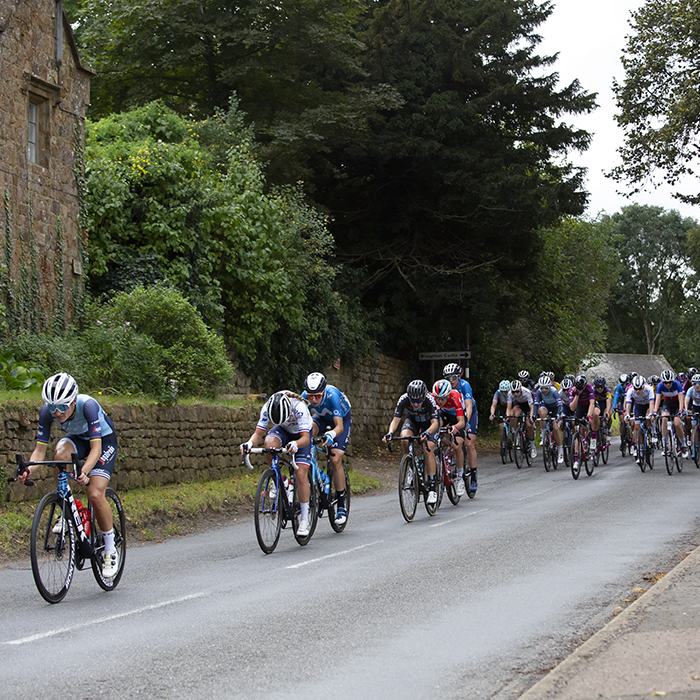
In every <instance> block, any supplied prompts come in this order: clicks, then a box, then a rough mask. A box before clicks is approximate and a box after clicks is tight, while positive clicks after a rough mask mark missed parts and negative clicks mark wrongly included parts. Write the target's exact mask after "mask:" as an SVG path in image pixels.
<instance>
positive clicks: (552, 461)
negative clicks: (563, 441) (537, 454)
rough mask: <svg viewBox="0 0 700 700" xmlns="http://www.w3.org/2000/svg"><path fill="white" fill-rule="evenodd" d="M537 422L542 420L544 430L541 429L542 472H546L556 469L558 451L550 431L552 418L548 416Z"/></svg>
mask: <svg viewBox="0 0 700 700" xmlns="http://www.w3.org/2000/svg"><path fill="white" fill-rule="evenodd" d="M539 420H544V428H543V429H542V459H543V460H544V470H545V471H546V472H548V471H549V470H550V469H556V468H557V458H558V456H559V450H558V448H557V443H556V442H555V440H554V433H553V431H552V417H551V416H549V415H548V416H547V417H546V418H540V419H539Z"/></svg>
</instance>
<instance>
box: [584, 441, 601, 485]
mask: <svg viewBox="0 0 700 700" xmlns="http://www.w3.org/2000/svg"><path fill="white" fill-rule="evenodd" d="M596 448H597V445H596ZM590 451H591V445H590V442H588V441H587V440H586V441H585V443H584V453H583V466H584V468H585V469H586V474H587V475H588V476H593V470H594V469H595V468H596V465H597V463H598V462H597V460H594V459H592V458H591V454H590ZM594 453H595V451H594Z"/></svg>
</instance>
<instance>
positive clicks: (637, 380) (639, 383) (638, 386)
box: [632, 374, 645, 389]
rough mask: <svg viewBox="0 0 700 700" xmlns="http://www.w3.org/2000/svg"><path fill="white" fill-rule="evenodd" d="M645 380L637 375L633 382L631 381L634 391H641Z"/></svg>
mask: <svg viewBox="0 0 700 700" xmlns="http://www.w3.org/2000/svg"><path fill="white" fill-rule="evenodd" d="M644 383H645V380H644V377H642V376H641V375H640V374H638V375H637V376H636V377H635V378H634V379H633V380H632V386H633V387H634V388H635V389H641V388H642V387H643V386H644Z"/></svg>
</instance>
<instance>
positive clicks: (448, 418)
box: [438, 410, 466, 438]
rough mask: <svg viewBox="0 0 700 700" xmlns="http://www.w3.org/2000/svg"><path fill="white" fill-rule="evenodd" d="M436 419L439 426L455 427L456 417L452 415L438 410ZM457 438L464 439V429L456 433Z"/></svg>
mask: <svg viewBox="0 0 700 700" xmlns="http://www.w3.org/2000/svg"><path fill="white" fill-rule="evenodd" d="M465 417H466V416H465ZM438 418H439V419H440V425H457V416H456V415H455V414H454V413H446V412H445V411H440V410H438ZM457 437H461V438H464V437H465V433H464V428H460V429H459V430H458V431H457Z"/></svg>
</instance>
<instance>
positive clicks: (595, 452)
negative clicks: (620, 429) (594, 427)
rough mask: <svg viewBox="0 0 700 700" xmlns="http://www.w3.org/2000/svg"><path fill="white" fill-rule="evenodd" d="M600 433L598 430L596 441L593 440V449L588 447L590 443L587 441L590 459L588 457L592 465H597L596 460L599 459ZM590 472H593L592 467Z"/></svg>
mask: <svg viewBox="0 0 700 700" xmlns="http://www.w3.org/2000/svg"><path fill="white" fill-rule="evenodd" d="M600 433H601V431H600V430H598V433H597V437H596V441H595V450H593V449H592V448H591V447H590V445H591V443H590V441H589V443H588V447H589V450H590V451H591V454H590V456H591V459H590V461H591V462H592V463H593V467H597V466H598V462H599V461H600V445H599V444H598V440H600ZM586 473H588V470H586ZM591 473H593V469H591ZM588 476H590V474H588Z"/></svg>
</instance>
